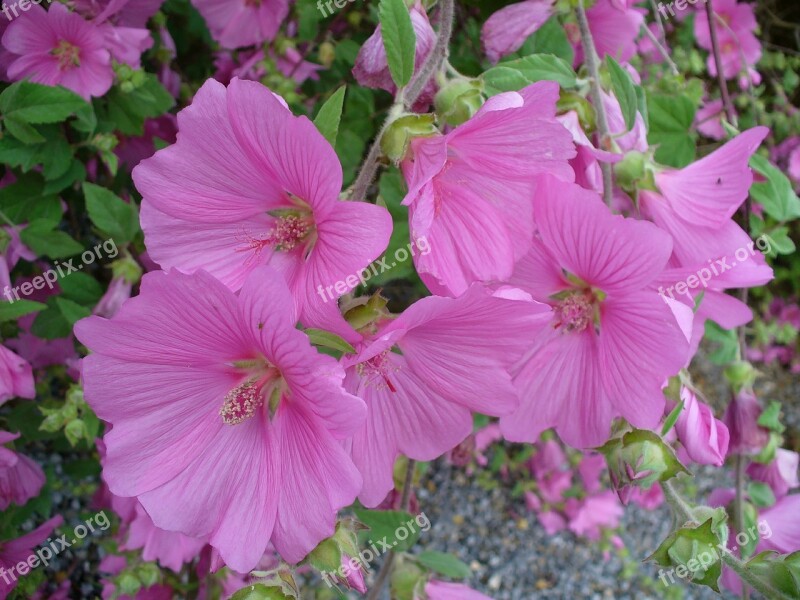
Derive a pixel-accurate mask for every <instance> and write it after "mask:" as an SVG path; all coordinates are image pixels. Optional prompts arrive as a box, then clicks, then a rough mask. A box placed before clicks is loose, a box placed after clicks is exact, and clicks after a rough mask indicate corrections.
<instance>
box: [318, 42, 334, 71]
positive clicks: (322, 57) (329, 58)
mask: <svg viewBox="0 0 800 600" xmlns="http://www.w3.org/2000/svg"><path fill="white" fill-rule="evenodd" d="M318 56H319V62H320V63H321V64H322V65H323V66H324V67H326V68H330V66H331V65H332V64H333V61H334V60H336V47H335V46H334V45H333V44H331V43H330V42H322V43H321V44H320V45H319V52H318Z"/></svg>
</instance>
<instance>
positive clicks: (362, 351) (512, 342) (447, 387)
mask: <svg viewBox="0 0 800 600" xmlns="http://www.w3.org/2000/svg"><path fill="white" fill-rule="evenodd" d="M549 313H550V310H549V307H547V306H545V305H542V304H539V303H535V302H530V301H529V300H528V299H518V300H517V299H510V298H503V297H497V296H493V295H492V294H490V293H489V292H488V291H487V290H485V289H484V288H483V287H482V286H480V285H479V284H476V285H473V286H471V287H470V288H469V289H468V290H467V291H466V292H465V293H464V294H463V295H462V296H460V297H458V298H455V299H454V298H445V297H428V298H423V299H422V300H419V301H417V302H415V303H414V304H412V305H411V306H410V307H408V308H407V309H406V310H405V311H403V313H402V314H401V315H399V316H398V317H397V318H395V319H384V320H382V322H379V323H377V324H376V329H375V331H366V332H365V335H364V337H363V340H362V341H361V342H360V343H359V344H357V345H356V348H357V353H356V354H351V355H346V356H344V357H343V358H342V363H343V365H344V366H345V368H346V379H345V384H344V385H345V389H346V390H347V391H348V392H350V393H352V394H354V395H357V396H359V397H360V398H362V399H363V400H364V402H365V403H366V405H367V419H366V421H365V422H364V424H363V425H362V426H360V427H359V428H358V429H356V431H355V433H354V434H353V439H352V444H351V453H352V456H353V461H354V462H355V464H356V466H357V467H358V469H359V470H360V471H361V474H362V475H363V477H364V488H363V490H362V491H361V494H360V495H359V499H360V500H361V502H362V503H363V504H364V505H365V506H369V507H374V506H377V505H378V504H380V503H381V501H382V500H383V499H384V498H385V497H386V495H387V494H388V493H389V492H390V491H391V490H392V488H393V487H394V483H393V479H392V468H393V465H394V462H395V459H396V458H397V456H398V455H399V454H401V453H402V454H404V455H406V456H408V457H410V458H413V459H416V460H421V461H429V460H433V459H434V458H437V457H439V456H441V455H442V454H444V453H445V452H447V451H448V450H450V449H452V448H454V447H455V446H457V445H458V444H459V443H461V442H462V441H463V440H464V439H465V438H466V437H467V436H468V435H469V434H470V433H472V413H471V411H477V412H480V413H482V414H485V415H492V416H499V415H504V414H509V413H511V412H512V411H513V410H514V409H516V407H517V404H518V400H517V393H516V390H515V389H514V385H513V383H512V380H511V375H510V374H509V370H510V369H511V367H512V366H513V364H514V363H515V362H516V361H517V360H518V359H519V358H520V357H521V356H522V353H523V351H524V350H525V347H526V345H527V343H528V340H529V339H530V337H531V336H533V335H535V333H536V331H537V330H538V328H539V327H540V326H541V324H542V323H545V322H546V321H547V320H549Z"/></svg>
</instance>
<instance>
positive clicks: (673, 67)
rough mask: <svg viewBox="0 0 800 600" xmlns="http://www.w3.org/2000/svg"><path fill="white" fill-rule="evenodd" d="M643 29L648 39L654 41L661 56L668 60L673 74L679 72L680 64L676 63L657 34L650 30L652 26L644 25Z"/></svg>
mask: <svg viewBox="0 0 800 600" xmlns="http://www.w3.org/2000/svg"><path fill="white" fill-rule="evenodd" d="M642 29H643V30H644V34H645V35H646V36H647V37H648V39H649V40H650V41H651V42H652V44H653V45H654V46H655V47H656V49H657V50H658V52H659V54H661V57H662V58H663V59H664V60H665V61H666V63H667V65H669V70H670V71H672V74H673V75H677V74H678V65H676V64H675V61H674V60H672V58H671V57H670V55H669V52H668V51H667V48H666V46H664V44H662V43H661V42H660V41H659V40H658V38H657V37H656V35H655V34H654V33H653V32H652V31H650V28H649V27H648V26H647V25H642Z"/></svg>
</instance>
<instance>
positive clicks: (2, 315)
mask: <svg viewBox="0 0 800 600" xmlns="http://www.w3.org/2000/svg"><path fill="white" fill-rule="evenodd" d="M3 292H5V290H3ZM17 293H18V294H19V291H17ZM9 294H10V296H11V298H14V294H13V292H11V291H10V290H9ZM5 297H6V298H8V297H9V296H5ZM45 308H47V305H46V304H42V303H41V302H33V301H32V300H23V299H20V300H16V299H15V300H14V301H13V302H6V301H4V300H3V301H0V323H2V322H5V321H14V320H16V319H19V318H20V317H24V316H25V315H29V314H31V313H35V312H39V311H42V310H44V309H45Z"/></svg>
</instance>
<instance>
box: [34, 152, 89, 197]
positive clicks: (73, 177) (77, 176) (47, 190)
mask: <svg viewBox="0 0 800 600" xmlns="http://www.w3.org/2000/svg"><path fill="white" fill-rule="evenodd" d="M84 179H86V167H84V166H83V163H82V162H81V161H80V160H78V159H77V158H76V159H73V160H72V164H71V165H70V166H69V168H68V169H67V170H66V172H65V173H64V174H63V175H61V176H60V177H56V178H54V179H50V180H48V181H47V183H45V185H44V189H43V190H42V193H44V194H57V193H58V192H60V191H62V190H65V189H66V188H68V187H70V186H71V185H72V184H73V183H75V182H76V181H82V180H84Z"/></svg>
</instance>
